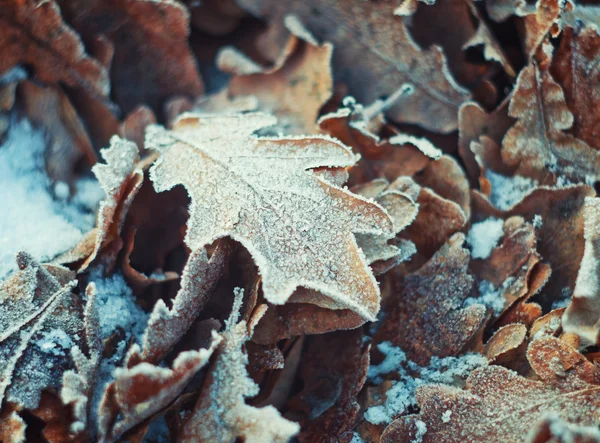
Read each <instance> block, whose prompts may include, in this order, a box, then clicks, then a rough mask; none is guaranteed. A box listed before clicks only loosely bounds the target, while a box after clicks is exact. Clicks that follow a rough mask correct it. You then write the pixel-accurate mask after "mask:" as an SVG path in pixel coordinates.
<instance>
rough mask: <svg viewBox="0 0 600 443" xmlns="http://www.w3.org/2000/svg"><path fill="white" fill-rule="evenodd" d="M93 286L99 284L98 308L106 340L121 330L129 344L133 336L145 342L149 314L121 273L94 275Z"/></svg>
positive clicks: (95, 272) (99, 273)
mask: <svg viewBox="0 0 600 443" xmlns="http://www.w3.org/2000/svg"><path fill="white" fill-rule="evenodd" d="M90 282H94V283H95V284H96V291H97V295H96V304H97V309H98V317H99V319H100V329H101V331H102V338H103V339H106V338H108V337H110V335H112V334H113V333H114V332H115V331H116V330H117V328H119V327H120V328H122V329H123V330H124V331H125V334H126V338H125V340H128V339H129V338H130V337H131V336H132V335H133V336H134V337H135V338H136V339H138V341H139V339H141V337H142V335H143V334H144V330H145V329H146V323H147V322H148V313H147V312H145V311H144V310H143V309H142V308H140V307H139V306H138V304H137V303H136V302H135V299H134V297H133V291H132V290H131V288H130V287H129V286H127V283H126V282H125V279H124V278H123V275H121V274H120V273H118V272H117V273H115V274H113V275H112V276H109V277H102V269H101V268H100V267H98V268H94V269H92V270H91V272H90Z"/></svg>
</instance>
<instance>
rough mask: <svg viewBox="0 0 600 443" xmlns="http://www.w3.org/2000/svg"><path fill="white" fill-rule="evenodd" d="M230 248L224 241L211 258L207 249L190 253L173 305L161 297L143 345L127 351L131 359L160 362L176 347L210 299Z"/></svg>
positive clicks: (150, 320) (147, 328)
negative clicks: (168, 305) (207, 253)
mask: <svg viewBox="0 0 600 443" xmlns="http://www.w3.org/2000/svg"><path fill="white" fill-rule="evenodd" d="M230 249H231V248H230V246H229V245H227V244H226V243H225V242H221V243H220V244H219V246H218V247H217V249H216V250H215V251H214V252H213V254H212V256H211V258H210V260H209V259H208V257H207V256H206V251H205V250H204V249H199V250H197V251H194V252H192V253H191V254H190V256H189V258H188V261H187V263H186V266H185V268H184V270H183V273H182V277H181V288H180V289H179V291H178V292H177V295H176V296H175V298H174V299H173V301H172V306H171V308H167V305H166V304H165V302H164V301H163V300H161V299H159V300H158V301H157V302H156V303H155V305H154V308H153V309H152V313H151V314H150V317H149V318H148V326H147V327H146V331H145V332H144V337H143V338H142V348H141V349H139V347H137V346H135V345H134V347H132V349H131V350H130V351H129V353H128V360H131V361H132V362H137V361H140V360H141V361H145V362H150V363H158V362H160V361H161V360H162V359H163V358H164V357H165V356H166V355H167V354H168V353H169V352H170V351H171V350H172V349H173V346H175V345H176V344H177V342H179V340H181V338H182V337H183V336H184V335H185V333H186V332H187V331H188V330H189V328H190V327H191V326H192V323H193V322H194V321H195V320H196V318H197V317H198V314H199V313H200V311H201V310H202V308H204V306H205V304H206V302H207V301H208V299H209V297H210V294H211V292H212V291H213V290H214V288H215V286H216V283H217V281H218V279H219V277H220V275H221V273H222V272H223V267H224V264H225V260H226V259H227V256H228V254H229V251H230ZM136 354H137V355H136ZM128 366H130V363H128Z"/></svg>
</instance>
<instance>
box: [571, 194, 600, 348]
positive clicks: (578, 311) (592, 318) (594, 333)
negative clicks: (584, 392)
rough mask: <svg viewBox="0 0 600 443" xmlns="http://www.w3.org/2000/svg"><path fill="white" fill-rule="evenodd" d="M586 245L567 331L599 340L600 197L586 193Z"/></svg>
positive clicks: (584, 338)
mask: <svg viewBox="0 0 600 443" xmlns="http://www.w3.org/2000/svg"><path fill="white" fill-rule="evenodd" d="M583 216H584V233H583V235H584V238H585V247H584V252H583V258H582V259H581V265H580V267H579V272H578V274H577V281H576V282H575V289H574V290H573V298H572V299H571V303H570V304H569V306H568V307H567V310H566V311H565V314H564V316H563V327H564V329H565V331H567V332H573V333H576V334H578V335H579V336H580V337H581V339H582V344H584V345H587V344H597V343H599V342H600V256H599V255H600V250H599V248H600V230H599V228H598V227H599V226H600V199H599V198H594V197H587V198H586V199H585V204H584V208H583Z"/></svg>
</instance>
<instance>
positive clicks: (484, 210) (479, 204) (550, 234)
mask: <svg viewBox="0 0 600 443" xmlns="http://www.w3.org/2000/svg"><path fill="white" fill-rule="evenodd" d="M594 195H595V191H594V190H593V189H592V188H591V187H589V186H583V185H580V186H568V187H564V188H548V187H540V188H537V189H535V190H533V191H532V192H531V193H530V194H528V195H527V196H525V198H523V200H522V201H521V202H519V203H517V204H516V205H514V206H513V207H512V208H510V209H509V210H508V211H506V212H504V211H499V210H497V209H495V208H493V207H492V206H491V204H490V203H489V202H488V201H487V199H485V198H483V197H482V196H481V194H479V193H477V192H474V193H473V194H472V196H473V200H472V201H473V212H474V213H476V214H480V215H481V218H488V217H490V216H492V217H497V218H507V217H509V216H512V215H520V216H522V217H523V218H524V219H525V220H527V221H529V222H532V221H533V220H534V217H535V216H536V215H538V216H540V218H541V223H542V225H541V227H540V228H539V229H538V231H537V236H538V246H537V250H538V252H539V254H540V255H541V256H542V257H544V259H545V260H547V261H548V262H549V264H550V267H551V268H552V275H551V276H550V280H549V281H548V284H547V285H546V287H545V289H544V293H543V294H542V295H543V300H545V301H554V300H561V299H564V298H565V297H566V296H569V295H570V294H571V293H572V291H573V288H574V286H575V280H576V278H577V272H578V269H579V264H580V263H581V259H582V257H583V250H584V239H583V223H584V214H583V207H584V201H585V198H586V197H591V196H594ZM565 214H568V217H565Z"/></svg>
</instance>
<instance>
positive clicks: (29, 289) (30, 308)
mask: <svg viewBox="0 0 600 443" xmlns="http://www.w3.org/2000/svg"><path fill="white" fill-rule="evenodd" d="M17 264H18V266H19V271H18V272H16V273H15V274H13V275H12V276H11V277H9V278H8V279H6V280H5V281H3V282H2V284H1V285H0V322H1V323H2V324H1V328H0V330H2V333H1V334H0V355H1V357H2V358H0V361H1V362H2V363H1V364H0V371H1V373H2V380H1V382H0V399H3V400H5V401H7V402H10V403H13V404H15V405H18V406H19V407H21V408H26V409H35V408H36V407H37V406H38V404H39V401H40V397H41V394H42V391H43V390H45V389H48V390H52V391H54V392H58V391H60V388H61V386H62V377H63V374H64V373H65V372H67V371H69V370H71V369H74V368H75V361H74V359H73V357H72V356H71V355H70V354H69V352H68V351H69V349H70V348H71V347H72V346H74V345H76V346H78V347H79V348H81V347H82V343H81V341H82V340H81V337H82V336H83V329H84V325H83V312H82V310H83V309H82V306H81V305H82V303H81V300H80V298H79V297H78V296H76V295H75V294H73V293H72V292H71V291H72V290H73V288H74V286H75V285H76V282H74V281H72V279H73V278H74V273H73V272H72V271H69V270H68V269H66V268H62V267H55V266H48V267H47V268H45V267H42V266H40V265H39V264H38V263H37V262H36V261H35V260H34V259H33V258H32V257H31V256H29V255H27V254H26V253H20V254H19V255H18V256H17Z"/></svg>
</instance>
